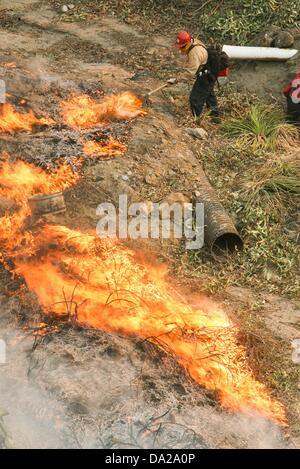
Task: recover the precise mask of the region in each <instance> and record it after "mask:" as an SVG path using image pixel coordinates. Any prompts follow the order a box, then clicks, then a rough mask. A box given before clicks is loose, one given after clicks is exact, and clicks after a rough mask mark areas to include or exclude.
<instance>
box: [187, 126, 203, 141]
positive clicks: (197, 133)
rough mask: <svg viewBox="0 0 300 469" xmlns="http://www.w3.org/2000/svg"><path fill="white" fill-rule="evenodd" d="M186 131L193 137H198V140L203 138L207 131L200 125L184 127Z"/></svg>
mask: <svg viewBox="0 0 300 469" xmlns="http://www.w3.org/2000/svg"><path fill="white" fill-rule="evenodd" d="M185 131H186V133H187V134H189V135H191V136H192V137H194V138H198V139H199V140H205V139H207V137H208V133H207V132H206V130H204V129H202V127H196V128H194V127H191V128H187V129H185Z"/></svg>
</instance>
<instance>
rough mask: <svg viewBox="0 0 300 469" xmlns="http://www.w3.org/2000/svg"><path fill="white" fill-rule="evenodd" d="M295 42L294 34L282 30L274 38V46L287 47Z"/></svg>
mask: <svg viewBox="0 0 300 469" xmlns="http://www.w3.org/2000/svg"><path fill="white" fill-rule="evenodd" d="M293 44H294V36H292V35H291V34H290V33H288V32H285V31H281V32H280V33H279V34H278V35H277V36H276V37H275V39H274V46H275V47H280V48H281V49H286V48H288V47H291V46H292V45H293Z"/></svg>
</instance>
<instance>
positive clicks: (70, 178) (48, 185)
mask: <svg viewBox="0 0 300 469" xmlns="http://www.w3.org/2000/svg"><path fill="white" fill-rule="evenodd" d="M4 156H5V158H6V159H7V157H8V155H4ZM78 178H79V176H78V174H76V173H73V172H72V171H71V169H70V168H69V167H68V166H67V165H62V166H61V167H60V168H59V169H58V170H57V171H56V172H55V173H51V174H48V173H46V172H45V171H43V170H41V169H39V168H36V167H35V166H33V165H30V164H28V163H25V162H23V161H16V162H15V163H13V164H12V163H9V162H8V161H4V162H3V163H2V164H1V168H0V184H1V186H0V196H1V197H4V198H6V199H9V200H11V201H13V202H14V203H15V206H16V208H18V210H16V211H14V213H12V214H10V213H7V214H5V216H4V217H2V219H1V222H2V223H1V224H0V239H1V240H2V243H3V242H4V245H5V249H7V250H9V251H13V250H15V248H16V247H18V249H20V247H21V246H22V247H23V248H24V249H25V250H26V249H28V251H29V247H28V245H30V243H31V242H32V239H33V238H32V235H31V232H30V231H26V230H23V229H22V228H23V224H24V221H25V220H26V218H27V217H28V216H29V215H30V214H31V210H30V207H29V205H28V198H29V197H30V196H34V195H39V194H45V193H46V194H51V193H55V192H59V191H62V190H64V189H66V188H67V187H70V186H72V185H74V184H75V183H76V182H77V180H78ZM11 256H12V252H11Z"/></svg>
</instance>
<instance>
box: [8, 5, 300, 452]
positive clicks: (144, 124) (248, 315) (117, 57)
mask: <svg viewBox="0 0 300 469" xmlns="http://www.w3.org/2000/svg"><path fill="white" fill-rule="evenodd" d="M74 3H75V4H76V8H75V12H74V13H72V14H71V16H70V17H68V16H67V15H62V14H61V13H60V12H59V7H60V6H61V5H62V3H60V2H51V1H43V2H35V1H15V2H14V3H13V6H12V4H11V2H6V1H5V0H4V1H3V0H2V1H1V8H0V39H1V49H0V63H2V64H3V63H9V62H14V63H15V64H16V68H12V69H10V68H3V67H2V68H1V69H0V71H1V78H2V79H4V80H5V81H6V84H7V91H8V93H10V94H11V95H12V96H11V98H10V99H11V101H12V102H14V103H15V104H16V105H17V106H18V104H17V103H18V102H19V100H20V98H24V99H26V104H25V106H22V107H20V109H22V108H23V109H24V108H25V109H26V108H27V107H28V108H32V109H34V112H35V113H36V114H37V115H47V116H51V117H52V118H54V119H55V120H56V121H57V122H59V121H60V116H59V103H60V101H61V100H62V99H65V98H67V97H69V96H70V93H73V92H74V93H80V94H82V93H89V94H90V95H91V96H97V95H96V92H97V91H98V90H100V91H101V92H103V93H104V94H110V93H115V92H119V91H122V90H128V89H129V90H132V91H133V92H135V93H136V94H137V95H138V96H140V97H143V96H145V94H146V93H147V92H148V91H150V90H151V89H153V88H155V87H156V86H159V85H160V84H162V83H163V81H162V80H163V79H164V78H165V77H169V76H170V75H171V76H173V75H176V73H178V71H179V70H180V68H181V62H180V61H179V60H178V58H177V57H176V56H175V55H174V52H173V51H172V50H171V49H170V47H169V45H170V44H171V43H172V41H173V36H172V35H171V34H169V35H166V36H155V38H154V40H153V37H152V36H151V35H150V34H149V32H148V31H147V28H146V27H144V26H143V24H142V23H141V22H140V19H139V18H135V17H134V14H133V12H131V13H130V14H129V15H127V16H126V21H123V20H122V19H120V18H117V17H116V16H117V15H111V14H109V12H107V13H105V14H104V13H103V10H101V12H100V11H99V12H98V11H97V6H95V13H94V14H91V10H90V9H88V10H87V13H84V10H81V8H79V7H81V3H88V4H89V5H90V4H92V3H94V4H96V3H98V2H78V8H77V2H74ZM72 15H73V16H74V15H75V16H74V18H72ZM76 15H77V16H76ZM80 15H82V16H80ZM121 16H122V15H121ZM133 51H134V53H133ZM266 67H268V69H266ZM294 68H295V64H284V65H277V66H274V65H271V64H268V65H263V64H246V65H243V66H242V67H240V66H237V67H236V73H235V75H234V79H233V80H234V82H235V83H234V84H233V87H234V89H238V91H242V92H244V91H245V90H247V92H249V93H252V92H254V91H258V90H257V86H256V80H257V79H258V77H260V78H261V83H263V85H262V88H261V89H260V92H261V95H262V96H265V97H266V100H273V99H277V100H278V99H279V97H278V95H279V94H278V86H277V85H276V87H275V86H274V87H273V86H272V83H271V84H270V82H269V80H268V79H267V78H266V77H267V75H268V73H270V74H272V77H273V79H274V82H275V81H276V82H279V83H280V85H281V84H283V83H284V82H285V81H286V79H287V77H288V76H289V74H290V73H291V72H292V71H293V69H294ZM266 70H267V72H266ZM239 71H240V74H239ZM189 86H190V85H189V84H187V83H183V84H178V85H176V86H175V87H174V88H172V90H167V91H166V92H162V93H160V94H158V95H155V96H153V97H152V98H151V101H150V102H149V103H146V102H145V109H146V111H147V115H146V116H145V117H143V118H138V119H137V120H135V121H134V122H131V123H124V124H112V126H111V128H109V129H107V130H108V131H109V132H110V133H112V134H113V135H115V136H117V137H118V138H121V139H123V140H124V141H126V142H127V143H128V145H129V146H128V152H127V153H126V155H125V156H124V157H122V158H115V159H111V160H108V161H100V162H99V161H98V162H96V161H90V160H88V159H87V160H86V162H85V165H84V168H83V174H82V177H81V180H80V182H79V183H78V185H77V186H76V187H75V188H73V189H71V190H69V191H68V192H67V194H66V201H67V207H68V212H67V214H66V216H65V217H61V219H60V222H61V223H63V224H66V225H68V226H71V227H72V228H81V229H82V228H83V227H85V228H92V229H94V228H95V226H96V223H97V217H96V215H95V209H96V207H97V205H98V204H99V203H100V202H103V201H110V200H112V201H115V202H116V201H117V197H118V194H121V193H122V194H123V193H127V194H128V197H129V199H130V200H132V201H141V200H151V201H162V200H164V199H165V198H166V197H168V196H169V195H170V194H171V193H181V194H183V195H184V196H186V197H188V198H190V197H191V196H192V195H193V192H194V191H195V190H197V186H198V184H199V183H200V181H199V177H198V172H197V168H198V169H199V170H200V168H201V167H202V163H203V162H204V160H205V158H204V156H203V158H202V156H201V152H205V147H204V146H203V143H198V142H196V143H195V141H193V140H192V139H191V138H190V137H188V136H187V135H186V134H185V132H184V131H183V130H182V127H183V126H188V125H193V123H192V121H191V119H190V117H189V114H188V106H187V92H188V89H189ZM221 93H222V92H221ZM224 95H226V93H225V92H224ZM274 96H275V98H274ZM282 104H283V103H282ZM204 127H205V128H206V130H207V131H208V132H209V133H210V135H211V137H212V138H214V137H216V138H218V137H217V135H216V133H217V131H216V130H215V128H214V127H213V126H212V125H211V124H210V122H209V121H208V120H205V122H204ZM0 150H1V151H3V150H5V151H9V152H10V154H11V155H13V157H16V158H23V159H25V160H27V161H30V162H34V163H35V164H38V165H40V166H42V167H44V168H51V167H53V166H55V165H56V162H58V161H63V160H65V161H67V162H69V163H70V164H72V160H73V158H74V157H76V155H77V154H80V153H81V147H80V143H78V136H76V135H74V134H72V132H71V131H70V130H69V129H66V128H64V127H63V126H62V125H59V124H58V125H57V126H56V127H55V128H51V129H44V130H41V129H37V131H36V133H35V134H34V135H28V134H19V135H18V138H16V137H15V136H7V135H6V136H2V140H1V141H0ZM199 155H200V156H199ZM199 172H200V171H199ZM173 197H174V195H173ZM175 197H176V196H175ZM139 247H142V248H144V249H147V250H148V251H151V252H153V255H155V256H156V257H159V259H160V260H161V261H167V262H168V263H169V265H170V269H171V272H172V273H173V274H174V276H175V280H174V282H175V283H176V284H177V285H178V286H180V287H181V288H183V289H186V290H188V291H190V290H192V292H193V294H197V293H203V292H204V291H205V292H206V291H207V288H206V287H207V282H208V280H207V278H206V276H205V274H204V275H202V276H200V277H199V276H197V275H194V273H192V272H191V275H187V273H186V271H187V269H186V267H185V266H184V264H185V262H186V257H185V255H183V254H182V247H181V246H179V245H178V244H176V243H166V242H162V243H156V242H151V243H139ZM216 268H218V265H217V264H216ZM13 284H14V281H13V280H12V279H10V278H8V276H7V275H6V274H4V273H3V274H2V276H1V295H2V296H1V302H2V308H1V317H0V324H1V337H3V338H5V339H6V341H7V343H8V344H9V347H8V364H7V365H5V366H2V367H1V368H0V373H1V395H0V406H1V408H3V409H4V410H5V411H7V413H8V415H7V416H6V417H3V421H4V423H5V427H6V429H7V433H8V434H9V435H10V437H11V441H9V440H8V438H7V439H6V442H5V445H7V446H8V445H12V446H16V447H27V448H28V447H42V448H45V447H150V448H151V447H165V448H167V447H185V448H187V447H191V448H198V447H199V448H202V447H229V448H238V447H239V448H243V447H258V446H260V447H283V446H285V445H287V444H288V443H287V441H286V440H284V439H283V438H282V435H281V434H280V431H279V430H278V429H277V428H276V427H274V426H273V425H271V424H270V423H269V422H266V421H264V420H263V419H261V418H259V417H258V416H253V417H251V418H250V417H245V416H243V415H232V414H230V413H227V412H225V411H223V410H222V409H220V408H219V406H218V405H217V404H216V402H215V400H214V396H212V395H210V394H208V393H206V392H205V391H204V390H202V389H200V388H199V386H197V385H195V383H193V382H192V381H191V380H190V379H189V377H188V376H186V374H185V373H184V372H183V370H182V369H181V368H180V367H179V366H178V365H177V364H176V362H175V361H174V360H173V359H172V358H170V357H168V356H166V355H165V354H164V353H163V352H161V351H159V350H157V349H155V347H154V346H152V345H150V344H145V343H140V342H139V341H138V340H137V339H130V338H126V337H118V336H111V335H108V334H106V333H102V332H101V331H92V330H91V331H87V330H82V329H80V328H78V327H75V326H74V327H73V326H70V325H69V324H61V325H59V331H58V332H57V331H56V330H55V329H54V330H53V333H49V335H47V336H46V337H44V338H42V339H39V340H38V342H37V343H36V342H35V340H34V337H33V335H32V333H31V332H30V330H31V329H30V327H34V325H35V324H36V322H38V321H39V320H40V314H41V312H40V310H39V308H38V305H37V304H36V302H35V300H34V299H32V305H31V303H30V302H29V297H28V296H26V302H27V303H26V306H25V307H24V303H23V301H21V299H20V298H19V295H18V293H16V294H14V295H13V296H12V294H11V289H12V288H16V287H13V286H12V285H13ZM30 298H31V297H30ZM214 298H215V299H216V300H217V301H219V302H222V303H223V304H224V307H225V308H226V309H227V310H228V312H229V314H230V315H231V316H232V317H233V318H234V319H235V320H236V321H237V322H238V323H239V325H240V327H241V339H242V340H243V341H244V343H245V344H246V345H247V346H248V348H249V359H250V361H251V362H253V366H254V365H255V366H254V368H255V373H256V374H257V376H258V377H259V378H260V379H262V380H263V379H265V378H266V376H268V374H269V375H270V380H269V381H268V384H269V385H270V383H272V380H273V387H272V385H270V387H271V388H272V391H273V392H274V395H276V397H278V398H280V399H281V400H282V401H283V402H284V403H285V405H286V406H287V411H288V416H289V419H290V431H289V432H290V434H291V438H290V440H289V443H291V444H292V445H298V444H299V435H300V433H299V432H300V428H299V415H300V409H299V388H298V386H299V374H298V369H297V367H295V366H292V364H291V348H290V347H291V340H293V339H294V338H297V337H299V324H300V322H299V319H300V312H299V305H298V304H297V301H296V300H295V299H293V300H291V299H287V298H286V297H284V296H281V295H280V293H279V292H275V293H268V294H266V292H265V289H264V288H262V289H261V290H260V289H259V286H258V287H257V288H256V289H251V288H248V287H247V288H246V287H240V286H236V285H235V284H231V283H230V282H229V283H228V284H227V285H226V284H225V286H224V284H222V285H220V286H218V288H217V289H216V290H214ZM266 349H268V350H267V352H266ZM276 360H278V363H276ZM258 362H259V363H260V364H261V367H258V366H257V363H258ZM277 365H278V366H277ZM0 411H1V409H0ZM0 418H1V412H0ZM145 429H148V430H149V431H148V432H146V431H145ZM0 445H1V433H0Z"/></svg>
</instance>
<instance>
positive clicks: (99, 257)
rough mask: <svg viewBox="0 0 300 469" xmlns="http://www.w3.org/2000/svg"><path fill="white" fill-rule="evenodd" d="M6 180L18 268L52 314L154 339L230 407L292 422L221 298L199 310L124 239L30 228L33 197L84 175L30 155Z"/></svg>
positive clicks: (7, 218)
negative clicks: (253, 365)
mask: <svg viewBox="0 0 300 469" xmlns="http://www.w3.org/2000/svg"><path fill="white" fill-rule="evenodd" d="M0 183H1V191H0V195H1V196H3V197H6V198H8V199H10V200H12V201H14V202H15V203H16V204H18V205H19V207H20V208H19V210H18V211H17V212H15V213H13V214H9V213H7V214H5V215H4V216H3V217H2V219H1V224H0V236H1V244H2V253H3V257H5V258H6V259H8V258H9V259H12V260H13V262H14V265H15V268H14V272H15V273H16V274H18V275H19V276H22V277H23V278H24V279H25V282H26V284H27V286H28V288H29V289H30V290H32V291H34V292H35V293H36V294H37V296H38V299H39V302H40V304H41V305H42V307H43V309H44V312H45V314H48V313H52V314H55V315H57V316H58V317H62V316H65V315H68V316H69V317H70V316H74V317H75V316H76V320H77V321H78V322H79V323H80V324H81V325H82V326H83V327H84V326H89V327H94V328H97V329H101V330H104V331H107V332H113V333H120V334H126V335H129V336H133V337H141V338H143V339H144V340H148V341H150V342H152V343H154V344H156V345H157V346H158V347H160V348H162V349H164V350H165V351H167V352H168V353H170V354H172V355H173V356H174V357H176V358H177V360H178V362H179V363H180V364H181V365H182V366H183V367H184V368H185V369H186V370H187V372H188V373H189V374H190V376H191V377H192V378H193V379H194V380H195V381H196V382H197V383H199V384H200V385H201V386H204V387H205V388H206V389H208V390H211V391H214V392H215V393H216V396H218V398H219V399H220V401H221V402H222V404H223V405H224V406H225V407H226V408H227V409H230V410H233V411H242V412H259V413H261V414H262V415H264V416H265V417H267V418H269V419H271V420H273V421H275V422H277V423H279V424H281V425H285V424H286V417H285V412H284V408H283V406H282V404H280V403H279V402H277V401H275V400H273V399H272V398H271V397H270V395H269V393H268V391H267V389H266V387H265V386H264V385H263V384H261V383H259V382H258V381H257V380H256V379H255V377H254V375H253V373H252V371H251V369H250V367H249V365H248V363H247V352H246V350H245V348H244V347H243V346H242V345H240V344H239V342H238V330H237V328H236V326H234V324H232V322H231V321H230V320H229V319H228V317H227V315H226V314H225V313H224V312H223V311H222V310H221V309H220V308H218V307H216V306H215V305H212V304H207V306H206V307H205V308H204V309H193V308H192V307H191V306H189V305H188V304H187V303H186V302H184V301H181V300H180V299H178V296H175V295H173V294H172V288H171V285H170V283H169V281H168V280H167V276H166V268H165V267H158V266H156V265H152V264H150V263H149V262H147V261H145V260H143V259H142V258H141V257H140V256H138V255H137V254H136V253H135V252H133V251H132V250H130V249H128V248H126V247H125V246H122V245H121V244H119V243H118V242H117V241H113V240H109V241H107V240H102V239H99V238H97V237H95V236H94V235H92V234H88V233H84V232H81V231H78V230H72V229H69V228H67V227H65V226H60V225H47V224H44V225H39V227H38V228H37V227H36V229H35V231H34V232H32V231H30V230H29V229H27V230H26V229H24V220H25V218H26V217H27V216H28V214H30V207H29V205H28V197H30V196H33V195H36V194H42V193H49V191H50V192H51V191H53V192H57V191H59V190H62V189H64V188H66V187H70V186H71V185H73V184H74V183H76V178H75V179H74V176H73V175H72V173H71V172H70V171H69V170H68V169H67V168H64V167H62V168H60V169H59V170H58V171H57V173H56V174H47V173H45V172H43V171H41V170H40V169H37V168H35V167H34V166H30V165H28V164H26V163H24V162H20V161H18V162H16V163H14V164H8V163H7V162H6V163H4V164H3V165H2V167H1V170H0ZM41 253H42V254H41Z"/></svg>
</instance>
